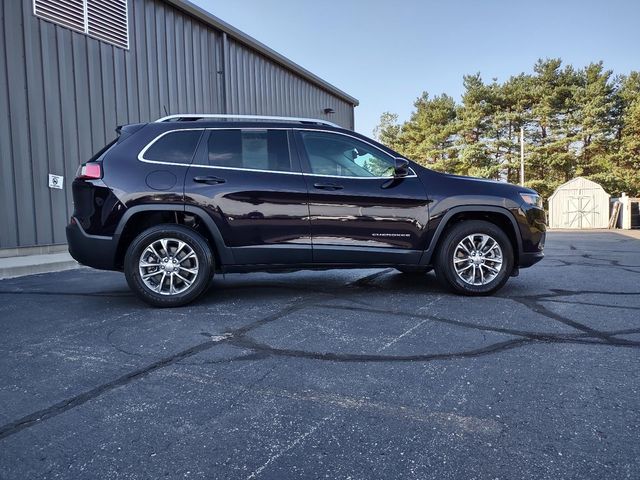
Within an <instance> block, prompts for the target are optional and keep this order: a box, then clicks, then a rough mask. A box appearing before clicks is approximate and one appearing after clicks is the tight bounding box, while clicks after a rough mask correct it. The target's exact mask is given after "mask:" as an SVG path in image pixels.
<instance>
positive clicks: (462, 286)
mask: <svg viewBox="0 0 640 480" xmlns="http://www.w3.org/2000/svg"><path fill="white" fill-rule="evenodd" d="M475 234H478V235H488V236H489V237H491V238H492V239H494V240H495V241H496V242H497V244H498V245H499V246H500V249H501V250H502V265H501V267H500V269H499V272H498V274H496V276H495V278H493V279H492V280H491V281H488V282H487V283H485V284H483V285H473V284H472V283H468V282H467V281H465V280H463V279H462V278H460V276H459V275H458V273H457V272H456V269H455V267H454V252H455V250H456V248H457V247H458V244H459V243H460V242H461V241H462V240H463V239H464V238H465V237H468V236H469V235H475ZM435 256H436V258H435V265H434V266H435V270H436V276H437V278H438V281H439V282H440V284H441V285H443V286H444V287H445V288H447V289H449V290H452V291H454V292H455V293H459V294H462V295H490V294H492V293H494V292H496V291H497V290H499V289H500V288H502V287H503V286H504V284H505V283H506V282H507V280H508V279H509V276H510V275H511V271H512V270H513V246H512V245H511V241H510V240H509V238H508V237H507V235H506V234H505V232H504V231H503V230H502V229H501V228H500V227H498V226H497V225H495V224H493V223H490V222H485V221H482V220H465V221H462V222H460V223H457V224H455V225H454V226H452V227H451V228H449V229H448V230H447V231H446V232H445V233H444V236H443V238H442V239H441V241H440V244H439V246H438V250H437V251H436V252H435ZM470 263H471V262H470ZM463 265H465V264H463ZM479 270H480V269H479ZM474 272H475V268H474ZM462 275H465V274H462ZM474 275H475V273H474ZM473 278H476V277H475V276H474V277H473Z"/></svg>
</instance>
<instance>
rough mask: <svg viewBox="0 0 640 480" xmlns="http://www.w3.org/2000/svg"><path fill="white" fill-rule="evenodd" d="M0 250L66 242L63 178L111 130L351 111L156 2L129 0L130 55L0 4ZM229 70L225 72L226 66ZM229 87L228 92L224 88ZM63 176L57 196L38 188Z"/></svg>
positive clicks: (342, 116)
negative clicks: (202, 117) (195, 116)
mask: <svg viewBox="0 0 640 480" xmlns="http://www.w3.org/2000/svg"><path fill="white" fill-rule="evenodd" d="M0 5H1V8H0V15H1V17H0V27H1V30H2V32H0V57H2V58H0V248H12V247H22V246H31V245H48V244H57V243H64V242H65V241H66V239H65V235H64V227H65V225H66V223H67V219H68V216H69V214H70V212H71V210H72V203H71V202H72V201H71V188H70V186H71V185H70V182H71V180H72V179H73V177H74V175H75V171H76V169H77V167H78V165H79V164H80V163H82V162H83V161H86V160H87V159H88V158H89V157H90V156H91V155H92V153H93V152H95V151H97V150H98V149H100V148H101V147H102V146H104V144H105V143H106V142H108V141H109V140H110V139H112V138H113V137H114V136H115V133H114V128H115V127H116V126H117V125H121V124H125V123H135V122H144V121H149V120H153V119H156V118H158V117H161V116H164V114H165V108H166V110H167V111H168V112H169V113H185V112H193V113H205V112H213V113H220V112H223V113H224V112H228V113H244V114H251V113H257V114H271V115H295V116H310V117H322V116H323V112H322V110H323V109H324V108H333V109H334V110H335V112H336V113H335V114H332V115H331V117H330V119H331V120H332V121H334V122H336V123H339V124H341V125H343V126H345V127H348V128H353V106H352V105H351V104H349V103H347V102H346V101H344V100H342V99H340V98H338V97H337V96H334V95H332V94H330V93H328V92H326V91H325V90H323V89H321V88H319V87H317V86H316V85H314V84H312V83H311V82H309V81H307V80H305V79H304V78H302V77H299V76H297V75H296V74H294V73H292V72H291V71H289V70H287V69H285V68H284V67H282V66H280V65H279V64H275V63H274V62H272V61H271V60H269V59H268V58H266V57H264V56H262V55H261V54H258V53H256V52H254V51H252V50H251V49H249V48H248V47H245V46H243V45H242V44H240V43H239V42H236V41H235V40H234V39H233V38H231V37H229V38H225V37H224V35H223V34H222V33H221V32H219V31H217V30H214V29H212V28H211V27H209V26H207V25H205V24H204V23H201V22H200V21H199V20H196V19H195V18H192V17H190V16H188V15H186V14H183V13H182V12H181V11H179V10H177V9H175V8H174V7H172V6H169V5H168V4H166V3H164V2H163V1H159V0H130V2H129V35H130V45H131V48H130V50H128V51H127V50H122V49H120V48H117V47H114V46H111V45H109V44H106V43H103V42H100V41H98V40H94V39H91V38H89V37H87V36H85V35H83V34H80V33H76V32H72V31H71V30H68V29H66V28H63V27H60V26H57V25H54V24H52V23H49V22H46V21H43V20H41V19H39V18H37V17H35V16H34V15H33V12H32V3H31V2H30V1H26V0H0ZM225 65H226V67H227V68H226V69H225ZM225 89H226V92H225ZM48 173H53V174H58V175H64V176H65V185H64V190H51V189H49V188H48V186H47V175H48Z"/></svg>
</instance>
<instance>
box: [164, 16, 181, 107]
mask: <svg viewBox="0 0 640 480" xmlns="http://www.w3.org/2000/svg"><path fill="white" fill-rule="evenodd" d="M164 22H165V23H164V25H165V35H164V37H165V40H166V42H167V46H166V49H167V50H166V51H167V89H168V91H169V105H167V108H168V109H169V112H170V113H176V112H179V111H180V108H179V106H178V84H177V80H178V79H177V77H178V76H179V75H178V66H177V61H176V28H175V25H176V19H175V15H174V13H173V10H171V9H167V11H166V14H165V17H164Z"/></svg>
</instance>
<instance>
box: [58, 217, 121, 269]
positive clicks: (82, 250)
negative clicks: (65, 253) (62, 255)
mask: <svg viewBox="0 0 640 480" xmlns="http://www.w3.org/2000/svg"><path fill="white" fill-rule="evenodd" d="M66 230H67V243H68V244H69V253H70V254H71V256H72V257H73V258H74V259H76V260H77V261H78V262H79V263H81V264H82V265H86V266H87V267H93V268H98V269H101V270H117V267H116V261H115V260H116V249H117V247H118V238H117V235H114V236H113V237H103V236H98V235H89V234H88V233H86V232H85V231H84V230H83V229H82V227H81V226H80V225H79V224H78V222H77V221H76V219H75V218H73V217H72V218H71V221H70V222H69V225H67V229H66Z"/></svg>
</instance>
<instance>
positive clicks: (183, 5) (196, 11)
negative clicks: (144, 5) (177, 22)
mask: <svg viewBox="0 0 640 480" xmlns="http://www.w3.org/2000/svg"><path fill="white" fill-rule="evenodd" d="M164 1H165V2H166V3H168V4H170V5H172V6H174V7H175V8H178V9H179V10H182V11H183V12H185V13H187V14H189V15H191V16H193V17H195V18H197V19H198V20H200V21H202V22H203V23H205V24H207V25H209V26H211V27H212V28H215V29H217V30H220V31H222V32H225V33H226V34H227V35H229V36H230V37H231V38H233V39H234V40H236V41H238V42H240V43H242V44H244V45H246V46H248V47H250V48H252V49H253V50H256V51H257V52H259V53H260V54H262V55H264V56H265V57H267V58H269V59H270V60H273V61H274V62H276V63H278V64H280V65H282V66H283V67H285V68H286V69H288V70H291V71H292V72H295V73H296V74H298V75H300V76H301V77H302V78H304V79H306V80H308V81H309V82H311V83H313V84H314V85H316V86H318V87H320V88H322V89H323V90H326V91H327V92H329V93H332V94H333V95H335V96H337V97H339V98H340V99H342V100H344V101H345V102H347V103H349V104H351V105H353V106H354V107H355V106H358V105H359V103H360V102H359V101H358V99H357V98H354V97H352V96H351V95H349V94H347V93H346V92H343V91H342V90H340V89H339V88H337V87H335V86H333V85H331V84H330V83H329V82H327V81H325V80H323V79H322V78H320V77H318V76H317V75H315V74H313V73H311V72H310V71H309V70H307V69H306V68H303V67H301V66H300V65H298V64H297V63H295V62H292V61H291V60H289V59H288V58H287V57H285V56H284V55H281V54H279V53H278V52H276V51H275V50H273V49H271V48H269V47H267V46H266V45H265V44H264V43H262V42H259V41H258V40H256V39H255V38H253V37H251V36H249V35H247V34H246V33H244V32H242V31H240V30H238V29H237V28H235V27H233V26H232V25H229V24H228V23H227V22H225V21H223V20H221V19H219V18H218V17H216V16H215V15H212V14H211V13H209V12H207V11H206V10H204V9H202V8H200V7H198V6H197V5H194V4H193V3H191V2H190V1H188V0H164Z"/></svg>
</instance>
